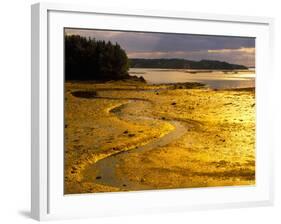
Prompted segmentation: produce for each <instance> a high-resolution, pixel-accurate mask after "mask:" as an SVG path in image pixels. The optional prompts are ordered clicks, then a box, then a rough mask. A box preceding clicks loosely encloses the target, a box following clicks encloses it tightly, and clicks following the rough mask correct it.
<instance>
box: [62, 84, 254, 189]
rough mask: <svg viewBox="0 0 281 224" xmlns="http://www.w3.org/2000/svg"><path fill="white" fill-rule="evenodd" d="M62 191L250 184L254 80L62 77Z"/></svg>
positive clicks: (252, 156)
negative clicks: (208, 84) (246, 84)
mask: <svg viewBox="0 0 281 224" xmlns="http://www.w3.org/2000/svg"><path fill="white" fill-rule="evenodd" d="M64 129H65V163H64V164H65V169H64V170H65V174H64V175H65V194H74V193H91V192H92V193H97V192H115V191H135V190H147V189H170V188H189V187H213V186H237V185H254V184H255V91H254V88H251V89H249V88H244V89H228V90H226V89H225V90H212V89H207V88H204V86H203V85H200V84H198V83H197V84H196V83H195V84H194V83H193V84H192V83H186V84H173V85H172V84H165V85H149V84H145V83H140V82H133V81H111V82H106V83H94V82H66V83H65V127H64Z"/></svg>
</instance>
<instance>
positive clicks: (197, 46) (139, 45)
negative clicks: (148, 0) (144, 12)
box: [65, 28, 255, 67]
mask: <svg viewBox="0 0 281 224" xmlns="http://www.w3.org/2000/svg"><path fill="white" fill-rule="evenodd" d="M65 34H66V35H80V36H84V37H91V38H95V39H96V40H105V41H111V42H112V43H115V42H117V43H118V44H119V45H120V46H121V47H122V48H123V49H124V50H125V51H126V53H127V55H128V57H129V58H184V59H188V60H194V61H200V60H202V59H206V60H219V61H226V62H228V63H233V64H240V65H245V66H247V67H255V38H253V37H229V36H208V35H192V34H174V33H148V32H131V31H107V30H106V31H105V30H91V29H70V28H67V29H65Z"/></svg>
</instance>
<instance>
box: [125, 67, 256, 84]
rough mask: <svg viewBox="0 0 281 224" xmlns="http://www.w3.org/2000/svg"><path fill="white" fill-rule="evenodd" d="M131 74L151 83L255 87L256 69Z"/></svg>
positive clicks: (132, 71)
mask: <svg viewBox="0 0 281 224" xmlns="http://www.w3.org/2000/svg"><path fill="white" fill-rule="evenodd" d="M129 73H130V74H131V75H136V76H139V77H140V76H143V77H144V79H145V80H146V81H147V82H148V83H149V84H165V83H180V82H200V83H204V84H206V85H207V86H208V87H210V88H216V89H225V88H247V87H255V73H254V71H251V70H249V71H231V72H230V71H228V72H226V71H210V70H208V71H204V72H202V70H201V71H200V70H192V71H191V72H187V70H180V69H145V68H133V69H130V71H129Z"/></svg>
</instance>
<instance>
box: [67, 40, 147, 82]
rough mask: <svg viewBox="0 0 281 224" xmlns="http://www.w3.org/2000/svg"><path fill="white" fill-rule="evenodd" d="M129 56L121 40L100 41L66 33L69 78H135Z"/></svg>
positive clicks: (85, 79) (140, 79)
mask: <svg viewBox="0 0 281 224" xmlns="http://www.w3.org/2000/svg"><path fill="white" fill-rule="evenodd" d="M128 70H129V60H128V57H127V55H126V52H125V51H124V50H123V49H122V48H121V47H120V45H119V44H118V43H115V44H112V43H111V42H110V41H109V42H105V41H98V40H95V39H91V38H85V37H81V36H79V35H71V36H65V79H66V80H82V81H87V80H101V81H106V80H120V79H134V80H139V81H143V78H142V77H141V78H137V77H135V76H130V75H129V74H128Z"/></svg>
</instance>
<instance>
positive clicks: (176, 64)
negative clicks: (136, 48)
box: [130, 58, 247, 70]
mask: <svg viewBox="0 0 281 224" xmlns="http://www.w3.org/2000/svg"><path fill="white" fill-rule="evenodd" d="M130 66H131V67H132V68H167V69H214V70H216V69H218V70H219V69H226V70H227V69H229V70H233V69H247V67H246V66H243V65H237V64H230V63H227V62H223V61H213V60H201V61H191V60H186V59H180V58H157V59H144V58H132V59H130Z"/></svg>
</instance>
